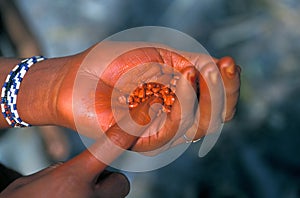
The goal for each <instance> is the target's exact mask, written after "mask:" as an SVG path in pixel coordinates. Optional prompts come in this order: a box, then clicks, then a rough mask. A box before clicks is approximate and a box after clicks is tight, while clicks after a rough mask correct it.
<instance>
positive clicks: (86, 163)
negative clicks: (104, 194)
mask: <svg viewBox="0 0 300 198" xmlns="http://www.w3.org/2000/svg"><path fill="white" fill-rule="evenodd" d="M153 100H155V99H153ZM152 103H153V101H152V100H148V101H146V102H144V103H142V104H140V105H139V106H138V107H136V108H134V109H132V112H131V113H130V114H131V117H132V118H131V117H130V116H129V117H125V118H124V119H123V120H121V122H123V123H127V122H128V123H130V122H132V120H135V121H139V120H140V121H141V120H146V121H147V122H148V121H150V119H149V115H148V111H149V108H150V106H151V104H152ZM150 117H151V116H150ZM151 121H153V120H151ZM144 124H148V123H144ZM137 126H141V125H137ZM131 129H132V128H131ZM133 130H134V132H132V131H131V133H130V134H129V133H127V132H126V131H124V130H123V129H122V128H121V127H120V126H119V125H118V123H116V124H115V125H113V126H112V127H111V128H109V129H108V131H106V133H105V135H102V136H101V137H100V138H99V139H98V140H97V141H96V142H95V143H94V144H93V145H92V146H91V147H89V148H88V149H87V150H85V151H84V152H83V153H81V154H80V155H78V156H76V157H75V158H73V159H71V160H69V161H68V162H66V163H64V164H63V165H62V166H61V168H65V169H66V170H70V169H72V172H73V173H74V174H75V173H76V175H77V176H79V177H80V178H81V179H82V180H86V181H95V180H96V179H97V177H98V174H99V173H101V172H102V171H103V170H104V169H105V168H106V167H107V166H108V165H109V164H110V163H111V162H113V161H114V160H115V159H116V158H117V157H118V156H119V155H121V154H122V153H123V152H124V150H125V149H128V148H130V147H131V146H132V145H133V144H134V143H135V142H136V140H137V139H138V138H139V137H138V136H139V135H141V134H142V133H143V131H144V130H145V128H144V127H143V126H141V127H136V128H134V129H133ZM132 134H135V135H132Z"/></svg>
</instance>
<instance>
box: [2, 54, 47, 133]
mask: <svg viewBox="0 0 300 198" xmlns="http://www.w3.org/2000/svg"><path fill="white" fill-rule="evenodd" d="M45 59H46V58H44V57H43V56H33V57H31V58H27V59H24V60H23V61H22V62H21V63H20V64H18V65H16V66H15V67H14V68H13V70H12V71H11V72H10V73H9V74H8V76H7V78H6V80H5V82H4V84H3V87H2V92H1V111H2V114H3V116H4V118H5V120H6V121H7V123H8V124H9V125H10V126H12V127H28V126H31V125H30V124H28V123H26V122H24V121H22V119H21V118H20V116H19V114H18V111H17V96H18V92H19V89H20V85H21V82H22V80H23V78H24V76H25V74H26V72H27V71H28V70H29V68H30V67H31V66H32V65H33V64H35V63H37V62H39V61H43V60H45Z"/></svg>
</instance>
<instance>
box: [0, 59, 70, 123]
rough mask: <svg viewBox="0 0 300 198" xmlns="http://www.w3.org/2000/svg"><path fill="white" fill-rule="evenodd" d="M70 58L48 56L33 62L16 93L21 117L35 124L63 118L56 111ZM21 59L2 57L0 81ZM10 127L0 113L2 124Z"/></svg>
mask: <svg viewBox="0 0 300 198" xmlns="http://www.w3.org/2000/svg"><path fill="white" fill-rule="evenodd" d="M68 61H69V58H68V57H66V58H56V59H48V60H44V61H41V62H38V63H36V64H34V65H33V66H32V67H31V68H30V69H29V71H28V72H27V73H26V75H25V77H24V79H23V81H22V83H21V86H20V90H19V93H18V97H17V110H18V113H19V115H20V117H21V119H22V120H24V121H25V122H27V123H30V124H32V125H47V124H51V125H52V124H53V125H57V124H58V123H59V120H60V119H62V118H61V117H60V115H59V113H58V111H57V96H58V92H59V91H60V87H61V83H62V81H63V79H64V77H65V75H66V73H67V71H66V70H68V69H69V67H68V64H67V63H68ZM20 62H21V60H20V59H8V58H0V85H1V88H2V86H3V83H4V81H5V79H6V77H7V75H8V74H9V72H10V71H11V70H12V69H13V68H14V66H15V65H17V64H19V63H20ZM6 127H9V125H8V123H7V122H6V120H5V119H4V117H3V116H2V115H1V116H0V128H6Z"/></svg>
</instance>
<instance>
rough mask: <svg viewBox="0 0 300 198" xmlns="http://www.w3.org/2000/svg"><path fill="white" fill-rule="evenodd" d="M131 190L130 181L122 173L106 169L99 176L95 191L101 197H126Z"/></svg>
mask: <svg viewBox="0 0 300 198" xmlns="http://www.w3.org/2000/svg"><path fill="white" fill-rule="evenodd" d="M129 190H130V183H129V181H128V179H127V177H126V176H125V175H124V174H122V173H112V172H109V171H104V172H103V173H102V174H101V175H100V176H99V178H98V181H97V184H96V185H95V190H94V193H95V195H98V196H99V197H100V196H101V197H118V198H119V197H125V196H126V195H128V193H129Z"/></svg>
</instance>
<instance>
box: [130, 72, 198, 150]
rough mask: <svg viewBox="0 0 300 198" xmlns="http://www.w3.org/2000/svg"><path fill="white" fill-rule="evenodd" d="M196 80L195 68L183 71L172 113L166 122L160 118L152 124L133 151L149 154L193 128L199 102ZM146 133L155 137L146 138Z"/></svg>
mask: <svg viewBox="0 0 300 198" xmlns="http://www.w3.org/2000/svg"><path fill="white" fill-rule="evenodd" d="M196 78H197V72H196V70H195V69H194V68H193V67H186V68H185V69H184V70H183V71H182V77H181V78H180V80H179V81H178V83H177V86H176V95H177V96H178V98H177V99H176V100H175V102H174V104H173V107H172V109H171V112H170V113H167V116H166V119H165V120H164V118H163V117H161V116H160V117H158V118H157V119H155V121H154V122H152V123H151V124H152V125H151V126H150V127H149V128H147V130H146V131H145V132H144V133H143V136H142V137H140V138H139V139H138V141H137V143H136V144H135V145H134V146H133V148H132V149H133V150H134V151H139V152H147V151H151V150H152V151H153V150H155V149H158V148H160V147H163V146H165V145H166V144H167V143H168V142H169V141H170V140H171V139H172V138H176V137H175V136H181V135H183V132H182V131H184V130H186V129H188V128H189V127H190V126H191V124H192V123H193V120H194V117H193V116H194V112H195V109H196V108H195V104H196V101H197V96H196V87H197V85H196ZM182 110H183V111H182ZM160 125H162V127H160ZM179 125H181V126H179ZM158 126H159V127H158ZM152 130H154V131H152ZM145 133H146V134H153V135H149V136H144V134H145ZM163 150H164V149H163ZM158 151H160V149H159V150H158ZM143 154H146V153H143Z"/></svg>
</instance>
